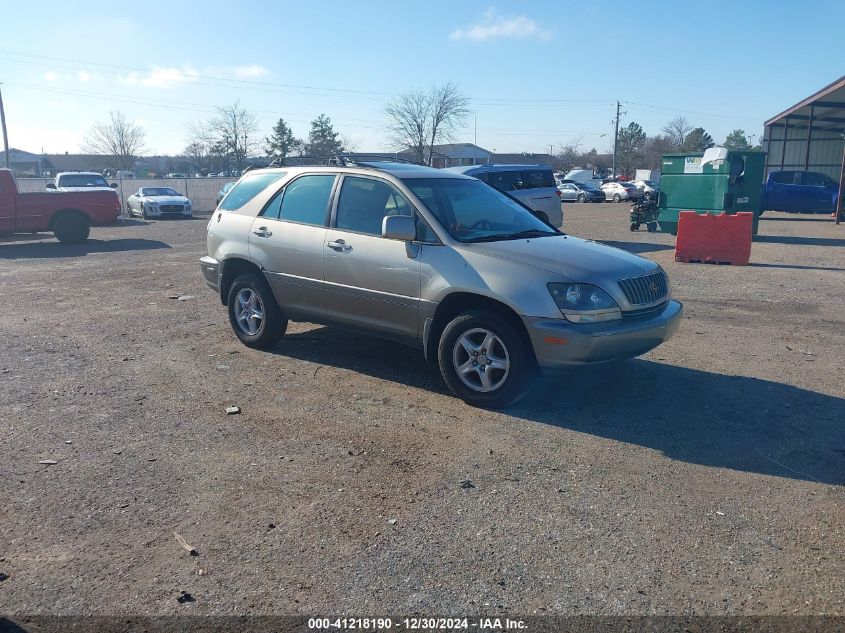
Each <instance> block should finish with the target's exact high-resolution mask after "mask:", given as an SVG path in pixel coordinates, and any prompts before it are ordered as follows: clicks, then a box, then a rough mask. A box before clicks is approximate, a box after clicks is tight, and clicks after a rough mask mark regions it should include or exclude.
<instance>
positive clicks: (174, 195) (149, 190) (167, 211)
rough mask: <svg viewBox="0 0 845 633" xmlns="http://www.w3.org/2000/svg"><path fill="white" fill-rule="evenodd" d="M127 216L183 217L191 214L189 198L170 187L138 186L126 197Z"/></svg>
mask: <svg viewBox="0 0 845 633" xmlns="http://www.w3.org/2000/svg"><path fill="white" fill-rule="evenodd" d="M126 212H127V214H128V215H129V217H132V216H134V215H140V216H142V217H144V218H160V217H183V218H189V217H191V216H192V215H193V209H192V205H191V199H190V198H187V197H185V196H183V195H182V194H181V193H179V192H178V191H176V190H175V189H171V188H170V187H140V188H139V189H138V191H136V192H135V193H133V194H132V195H131V196H129V197H128V198H127V199H126Z"/></svg>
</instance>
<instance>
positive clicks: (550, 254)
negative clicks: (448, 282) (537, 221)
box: [461, 235, 659, 283]
mask: <svg viewBox="0 0 845 633" xmlns="http://www.w3.org/2000/svg"><path fill="white" fill-rule="evenodd" d="M461 248H466V249H467V250H471V251H472V252H475V253H479V254H483V255H486V256H487V257H493V258H496V259H500V260H505V261H511V262H515V263H518V264H523V265H526V266H532V267H534V268H539V269H541V270H546V271H548V272H550V273H554V274H555V275H560V276H562V277H566V278H567V279H569V280H570V281H574V282H580V283H597V282H599V281H600V280H607V279H613V280H614V281H615V280H617V279H627V278H629V277H638V276H640V275H645V274H648V273H652V272H654V271H655V270H657V269H658V268H659V266H658V265H657V264H656V263H654V262H653V261H651V260H649V259H646V258H645V257H640V256H639V255H634V254H632V253H629V252H628V251H623V250H622V249H619V248H614V247H612V246H606V245H604V244H599V243H598V242H593V241H590V240H583V239H581V238H579V237H572V236H571V235H561V236H559V237H539V238H530V239H521V240H504V241H501V242H486V243H480V244H462V245H461Z"/></svg>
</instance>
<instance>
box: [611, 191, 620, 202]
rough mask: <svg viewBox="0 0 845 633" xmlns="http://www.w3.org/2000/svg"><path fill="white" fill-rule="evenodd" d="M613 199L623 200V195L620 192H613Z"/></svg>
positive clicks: (616, 200) (615, 200)
mask: <svg viewBox="0 0 845 633" xmlns="http://www.w3.org/2000/svg"><path fill="white" fill-rule="evenodd" d="M613 201H614V202H622V197H621V196H620V195H619V194H618V193H614V194H613Z"/></svg>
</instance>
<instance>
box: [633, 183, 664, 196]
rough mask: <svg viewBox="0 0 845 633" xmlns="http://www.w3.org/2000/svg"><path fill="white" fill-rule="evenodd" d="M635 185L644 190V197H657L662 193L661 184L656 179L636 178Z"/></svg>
mask: <svg viewBox="0 0 845 633" xmlns="http://www.w3.org/2000/svg"><path fill="white" fill-rule="evenodd" d="M634 186H635V187H636V188H637V189H640V190H641V191H642V192H643V197H644V198H647V199H649V200H650V199H652V198H655V199H656V198H657V195H658V194H659V193H660V185H659V184H657V182H655V181H654V180H635V181H634Z"/></svg>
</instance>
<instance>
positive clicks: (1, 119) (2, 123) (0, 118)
mask: <svg viewBox="0 0 845 633" xmlns="http://www.w3.org/2000/svg"><path fill="white" fill-rule="evenodd" d="M0 127H2V128H3V148H4V149H5V150H6V169H11V166H10V160H9V135H8V134H7V133H6V111H5V110H4V109H3V91H2V90H0Z"/></svg>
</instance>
